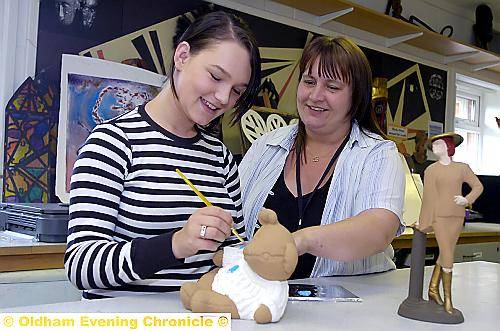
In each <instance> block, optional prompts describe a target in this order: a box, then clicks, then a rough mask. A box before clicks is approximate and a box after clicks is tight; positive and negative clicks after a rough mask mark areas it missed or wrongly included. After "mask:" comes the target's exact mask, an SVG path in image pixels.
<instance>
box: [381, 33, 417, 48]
mask: <svg viewBox="0 0 500 331" xmlns="http://www.w3.org/2000/svg"><path fill="white" fill-rule="evenodd" d="M423 34H424V33H423V32H417V33H410V34H405V35H404V36H399V37H394V38H387V39H386V40H385V46H386V47H392V46H394V45H397V44H401V43H403V42H405V41H407V40H410V39H415V38H418V37H420V36H422V35H423Z"/></svg>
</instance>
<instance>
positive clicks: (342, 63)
mask: <svg viewBox="0 0 500 331" xmlns="http://www.w3.org/2000/svg"><path fill="white" fill-rule="evenodd" d="M316 59H319V66H318V75H319V76H320V77H328V78H332V79H337V80H340V81H342V82H344V83H346V84H350V85H351V89H352V95H351V108H350V109H349V112H348V116H349V117H350V120H351V123H352V122H354V121H357V122H358V124H359V125H360V127H361V128H362V129H365V130H369V131H374V125H373V121H372V120H371V118H370V110H371V93H372V71H371V68H370V63H369V62H368V59H367V58H366V56H365V54H364V53H363V51H362V50H361V49H360V48H359V47H358V46H357V45H356V44H355V43H354V42H352V41H351V40H349V39H347V38H345V37H337V38H331V37H326V36H318V37H315V38H314V39H312V40H311V41H310V42H309V43H308V44H307V45H306V47H305V48H304V51H303V52H302V57H301V58H300V63H299V77H300V78H299V79H302V75H303V74H304V73H311V70H312V66H313V64H314V62H315V61H316ZM306 71H307V72H306ZM305 140H306V129H305V126H304V123H303V122H302V120H300V119H299V131H298V134H297V137H296V139H295V144H294V148H295V149H296V150H300V151H301V153H303V155H304V158H305V147H306V146H305V145H306V141H305Z"/></svg>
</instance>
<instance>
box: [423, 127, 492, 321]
mask: <svg viewBox="0 0 500 331" xmlns="http://www.w3.org/2000/svg"><path fill="white" fill-rule="evenodd" d="M462 141H463V138H462V137H461V136H460V135H458V134H456V133H451V132H450V133H443V134H439V135H436V136H433V137H431V138H430V139H429V141H428V145H427V147H428V148H429V149H432V152H433V153H434V154H435V155H436V156H437V157H438V161H437V162H435V163H434V164H432V165H430V166H429V167H428V168H427V169H426V170H425V176H424V194H423V202H422V209H421V210H420V217H419V224H418V225H417V228H418V229H419V230H420V231H422V232H424V233H428V232H429V231H432V230H433V231H434V234H435V236H436V241H437V243H438V246H439V257H438V259H437V262H436V265H435V267H434V271H433V272H432V277H431V281H430V284H429V292H428V294H429V300H433V301H434V302H436V303H437V304H438V305H442V306H443V308H444V310H445V311H446V312H447V313H449V314H453V313H454V311H456V310H455V309H454V308H453V304H452V302H451V279H452V274H453V273H452V269H453V255H454V250H455V246H456V243H457V240H458V237H459V235H460V232H461V230H462V226H463V222H464V216H465V208H466V207H470V205H471V204H472V203H474V201H475V200H476V199H477V198H478V197H479V195H480V194H481V192H482V191H483V186H482V185H481V182H480V181H479V179H478V178H477V177H476V175H475V174H474V173H473V172H472V170H471V169H470V167H469V166H468V165H467V164H465V163H461V162H455V161H453V160H452V158H451V157H452V156H453V155H454V154H455V147H457V146H458V145H460V144H461V143H462ZM464 182H465V183H467V184H469V186H470V187H471V189H472V190H471V192H470V193H469V194H467V195H466V196H465V197H464V196H462V183H464ZM441 281H442V284H443V292H444V300H443V299H442V298H441V295H440V293H439V284H440V282H441ZM456 312H457V311H456Z"/></svg>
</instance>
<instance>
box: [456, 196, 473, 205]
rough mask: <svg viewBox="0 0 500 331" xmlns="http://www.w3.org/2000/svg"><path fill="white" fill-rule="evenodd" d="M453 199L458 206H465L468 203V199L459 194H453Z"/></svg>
mask: <svg viewBox="0 0 500 331" xmlns="http://www.w3.org/2000/svg"><path fill="white" fill-rule="evenodd" d="M453 201H454V202H455V203H456V204H457V205H460V206H467V205H468V204H469V201H467V199H466V198H464V197H463V196H461V195H455V198H454V199H453Z"/></svg>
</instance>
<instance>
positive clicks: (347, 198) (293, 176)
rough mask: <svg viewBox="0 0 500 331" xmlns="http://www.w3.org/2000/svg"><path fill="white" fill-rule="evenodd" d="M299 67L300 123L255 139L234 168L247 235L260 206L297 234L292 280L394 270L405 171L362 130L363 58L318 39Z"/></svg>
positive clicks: (366, 121) (392, 149)
mask: <svg viewBox="0 0 500 331" xmlns="http://www.w3.org/2000/svg"><path fill="white" fill-rule="evenodd" d="M299 67H300V83H299V86H298V90H297V110H298V114H299V118H300V120H299V124H298V125H295V126H289V127H285V128H281V129H278V130H275V131H273V132H271V133H269V134H267V135H265V136H263V137H261V138H260V139H259V140H257V141H255V142H254V143H253V145H252V147H251V148H250V150H249V151H248V152H247V154H245V157H244V159H243V161H242V163H241V165H240V168H239V169H240V175H241V185H242V197H243V213H244V215H245V221H246V226H247V236H249V237H252V235H253V234H254V231H255V230H256V228H257V226H256V220H257V217H256V216H257V213H258V211H259V210H260V208H262V207H263V206H264V207H266V208H269V209H272V210H274V211H275V212H276V213H277V214H278V219H279V221H280V222H281V223H282V224H283V225H285V226H286V227H287V228H288V229H289V230H290V231H292V232H293V234H294V238H295V242H296V244H297V248H298V250H299V254H301V256H300V257H299V263H298V265H297V268H296V271H295V273H294V274H293V275H292V277H293V278H302V277H320V276H330V275H346V274H361V273H368V272H379V271H385V270H389V269H394V268H395V265H394V263H393V262H392V260H391V258H392V255H393V251H392V247H391V246H390V243H391V241H392V239H393V238H394V236H395V235H397V234H400V233H401V232H402V231H403V230H404V226H403V223H402V209H403V201H404V173H403V168H402V163H401V160H400V158H399V156H398V153H397V149H396V145H395V144H394V143H393V142H391V141H386V140H382V139H381V138H380V137H379V136H377V135H375V134H373V133H371V132H369V131H368V129H369V128H370V127H372V126H371V122H370V114H369V111H370V104H371V85H372V78H371V70H370V66H369V63H368V60H367V59H366V57H365V55H364V54H363V52H362V51H361V50H360V49H359V48H358V47H357V46H356V45H355V44H354V43H352V42H351V41H349V40H348V39H346V38H334V39H332V38H328V37H317V38H315V39H313V40H312V41H311V42H310V43H309V44H308V45H307V46H306V47H305V49H304V52H303V53H302V57H301V59H300V64H299Z"/></svg>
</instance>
